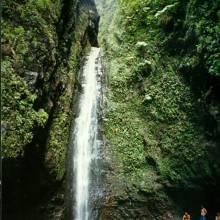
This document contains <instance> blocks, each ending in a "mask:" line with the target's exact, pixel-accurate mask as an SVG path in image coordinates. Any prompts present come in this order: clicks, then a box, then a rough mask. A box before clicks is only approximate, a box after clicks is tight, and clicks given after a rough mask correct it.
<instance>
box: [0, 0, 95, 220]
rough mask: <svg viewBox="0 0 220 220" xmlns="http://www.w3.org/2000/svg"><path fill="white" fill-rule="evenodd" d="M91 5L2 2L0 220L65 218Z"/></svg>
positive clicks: (91, 35) (91, 30)
mask: <svg viewBox="0 0 220 220" xmlns="http://www.w3.org/2000/svg"><path fill="white" fill-rule="evenodd" d="M98 22H99V16H98V14H97V11H96V7H95V4H94V2H93V0H77V1H75V0H70V1H69V0H67V1H66V0H63V1H59V0H56V1H50V0H45V1H41V0H38V1H29V0H27V1H14V0H13V1H11V0H9V1H3V23H2V26H3V33H2V81H3V99H2V101H3V103H2V106H3V108H2V112H3V121H2V124H1V126H2V129H3V135H4V136H3V141H2V143H3V183H4V184H3V219H17V220H19V219H22V220H23V219H27V220H30V219H31V220H34V219H36V220H39V219H40V220H43V219H45V220H49V219H51V220H55V219H63V217H64V212H65V205H64V192H65V173H66V153H67V147H68V141H69V132H70V122H71V118H72V117H73V116H72V115H71V112H72V101H73V95H74V90H75V87H78V88H79V89H80V84H79V82H78V81H77V72H78V70H79V68H80V65H81V64H82V58H83V55H84V54H85V52H86V51H88V50H89V48H90V47H91V46H97V44H98V43H97V33H98Z"/></svg>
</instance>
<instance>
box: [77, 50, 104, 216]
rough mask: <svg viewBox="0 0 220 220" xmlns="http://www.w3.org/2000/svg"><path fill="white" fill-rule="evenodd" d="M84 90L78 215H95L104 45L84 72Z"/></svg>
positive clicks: (94, 52) (92, 55)
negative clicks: (101, 55)
mask: <svg viewBox="0 0 220 220" xmlns="http://www.w3.org/2000/svg"><path fill="white" fill-rule="evenodd" d="M82 74H83V75H82V93H81V95H80V99H79V116H78V117H77V118H76V119H75V123H74V124H75V126H74V134H73V136H74V139H73V141H74V143H73V146H74V154H73V173H74V181H73V189H74V192H75V196H74V205H75V208H74V215H73V216H74V219H75V220H91V219H94V217H93V216H94V214H92V212H94V210H92V209H93V207H92V206H93V205H92V201H95V200H96V198H95V197H98V196H99V194H100V190H99V189H98V188H99V187H98V186H99V179H98V176H99V173H100V168H99V160H100V155H99V154H100V153H99V148H100V147H99V146H100V142H101V141H100V140H99V138H98V133H99V132H98V131H99V128H98V127H99V126H98V124H99V123H98V110H99V107H100V102H101V95H102V92H101V75H102V71H101V61H100V49H99V48H95V47H92V49H91V52H90V54H89V56H88V58H87V61H86V63H85V65H84V68H83V72H82Z"/></svg>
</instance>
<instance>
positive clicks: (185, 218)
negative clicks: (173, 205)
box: [182, 212, 191, 220]
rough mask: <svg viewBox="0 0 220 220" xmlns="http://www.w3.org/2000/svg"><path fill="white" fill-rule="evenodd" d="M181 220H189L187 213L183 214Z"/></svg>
mask: <svg viewBox="0 0 220 220" xmlns="http://www.w3.org/2000/svg"><path fill="white" fill-rule="evenodd" d="M182 220H191V217H190V215H189V213H188V212H185V213H184V215H183V218H182Z"/></svg>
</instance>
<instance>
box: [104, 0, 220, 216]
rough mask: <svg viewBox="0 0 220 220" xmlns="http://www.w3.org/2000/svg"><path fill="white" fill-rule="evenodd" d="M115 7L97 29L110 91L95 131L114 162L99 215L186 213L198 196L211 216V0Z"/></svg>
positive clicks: (214, 176) (214, 38)
mask: <svg viewBox="0 0 220 220" xmlns="http://www.w3.org/2000/svg"><path fill="white" fill-rule="evenodd" d="M107 4H108V3H107ZM111 4H112V1H109V7H110V6H111ZM115 7H117V9H118V10H115V14H114V18H113V19H112V21H114V23H113V24H112V23H109V25H110V26H109V29H111V33H109V35H108V36H105V35H104V33H105V29H106V27H103V29H102V26H101V32H102V31H104V32H103V33H102V34H101V40H102V42H103V46H104V48H105V54H106V66H107V68H106V72H107V74H108V78H109V89H110V91H109V93H108V111H107V113H106V121H105V123H104V132H105V135H106V138H107V140H108V141H109V148H110V149H111V151H112V158H113V159H112V163H114V165H112V170H111V171H110V173H111V175H109V176H108V177H107V184H108V185H110V187H108V188H109V193H108V196H107V198H108V199H107V201H106V203H105V206H106V207H105V208H104V211H103V212H104V214H103V215H104V216H105V218H106V219H126V218H127V217H128V216H129V217H130V216H132V219H176V218H180V215H181V211H184V209H188V210H190V211H191V212H193V215H196V212H197V211H198V210H199V206H200V205H201V204H200V203H203V204H204V203H205V205H207V206H208V208H209V210H210V214H211V215H212V213H214V212H215V211H216V210H215V209H216V208H217V207H218V206H219V204H220V201H219V198H218V197H219V196H218V195H219V192H220V189H219V187H218V185H219V178H220V176H219V173H220V172H219V171H220V163H219V161H218V159H217V157H216V155H217V154H219V148H218V145H219V133H218V128H219V122H218V119H217V118H218V116H217V115H218V113H217V112H218V110H217V109H219V99H218V98H217V96H218V95H217V94H219V88H217V87H218V85H219V77H218V72H219V70H217V69H218V64H217V62H216V61H215V58H214V59H212V58H211V57H212V56H214V57H217V56H218V55H215V54H216V53H218V51H219V46H218V45H216V44H215V42H218V25H219V19H218V10H219V8H218V7H217V3H216V2H215V1H209V2H201V1H172V0H171V1H166V2H164V1H150V0H149V1H141V0H140V1H139V0H137V1H120V3H119V4H118V5H117V4H115ZM105 8H108V7H105ZM105 8H104V9H105ZM112 8H114V7H112ZM205 11H206V12H205ZM105 13H107V15H106V17H105V16H104V18H101V20H104V19H106V18H107V17H108V12H105ZM105 13H104V12H103V14H105ZM202 23H203V24H206V25H202V26H203V27H204V28H201V27H202V26H201V24H202ZM211 27H212V28H211ZM200 28H201V29H200ZM202 29H203V31H202ZM211 29H212V31H211ZM209 31H211V32H212V33H211V32H209ZM115 33H116V34H117V36H116V34H115ZM207 38H208V39H209V40H208V39H207ZM118 39H123V40H121V41H119V40H118ZM205 39H207V40H205ZM145 42H146V43H145ZM205 42H206V43H205ZM208 44H210V47H209V46H208ZM201 45H203V46H204V45H206V46H205V48H206V49H205V48H203V49H204V50H203V49H201V50H200V49H199V48H201V47H202V46H201ZM211 45H212V46H211ZM208 48H209V49H208ZM208 60H209V61H208ZM207 62H209V64H208V63H207ZM211 65H214V67H213V68H211V69H212V70H213V72H212V71H210V70H211V69H210V67H211ZM214 72H215V73H214ZM211 106H212V107H211ZM210 109H215V110H214V111H216V114H217V115H216V116H217V117H216V116H214V117H213V115H212V113H211V114H210ZM211 112H212V111H211ZM112 176H115V177H112ZM115 179H118V181H115ZM115 182H116V183H115ZM118 182H120V183H123V184H118ZM186 192H187V193H186ZM140 194H141V195H142V198H141V197H139V195H140ZM190 194H192V195H193V196H190ZM195 195H196V196H195ZM196 197H197V200H196ZM211 198H212V199H213V202H210V199H211ZM143 201H144V202H143ZM112 204H114V205H112ZM158 207H160V208H159V210H158ZM196 209H198V210H196ZM109 210H110V211H109ZM125 210H126V211H125ZM145 212H146V213H145ZM106 213H108V214H106Z"/></svg>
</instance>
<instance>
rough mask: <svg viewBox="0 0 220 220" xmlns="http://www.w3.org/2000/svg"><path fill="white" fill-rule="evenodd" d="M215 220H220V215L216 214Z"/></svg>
mask: <svg viewBox="0 0 220 220" xmlns="http://www.w3.org/2000/svg"><path fill="white" fill-rule="evenodd" d="M215 220H220V213H219V212H217V214H216V216H215Z"/></svg>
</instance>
